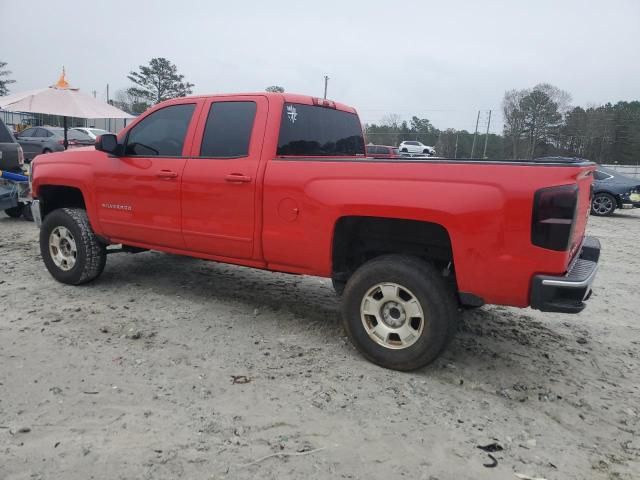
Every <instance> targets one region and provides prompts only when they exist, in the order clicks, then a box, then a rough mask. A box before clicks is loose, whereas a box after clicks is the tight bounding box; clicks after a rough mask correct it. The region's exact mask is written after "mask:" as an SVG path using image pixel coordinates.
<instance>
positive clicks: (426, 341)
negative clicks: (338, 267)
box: [342, 255, 459, 371]
mask: <svg viewBox="0 0 640 480" xmlns="http://www.w3.org/2000/svg"><path fill="white" fill-rule="evenodd" d="M386 282H390V283H395V284H397V285H400V286H401V287H403V288H405V289H407V290H408V291H410V292H411V293H412V294H413V296H414V297H415V300H417V301H418V302H419V305H420V307H421V309H422V311H423V317H424V319H423V322H424V325H423V328H422V331H421V333H420V335H419V336H417V339H416V340H414V343H412V344H410V345H409V346H406V347H404V348H399V349H392V348H389V347H385V346H383V345H381V344H380V343H379V342H376V341H375V340H374V339H373V338H372V337H371V336H369V334H368V333H367V330H366V329H365V327H364V320H363V316H361V312H360V308H361V305H362V302H363V299H364V298H365V296H367V293H369V292H370V291H371V289H372V288H374V287H375V286H376V285H378V284H380V283H386ZM458 316H459V313H458V309H457V301H456V299H455V296H454V292H453V291H452V289H451V288H450V286H448V285H447V284H446V283H445V281H444V280H443V279H442V277H441V276H440V274H439V273H438V272H437V270H436V269H435V268H434V267H433V266H431V265H429V264H428V263H426V262H424V261H423V260H421V259H419V258H416V257H411V256H408V255H385V256H382V257H378V258H375V259H373V260H371V261H369V262H367V263H365V264H364V265H363V266H362V267H360V268H359V269H358V270H357V271H356V272H355V273H354V274H353V275H352V276H351V278H350V279H349V281H348V282H347V286H346V288H345V291H344V295H343V301H342V321H343V325H344V328H345V330H346V331H347V334H348V335H349V338H350V339H351V341H352V342H353V344H354V345H355V347H356V348H357V349H358V351H360V353H361V354H362V355H363V356H364V357H365V358H367V359H368V360H370V361H371V362H373V363H376V364H378V365H380V366H382V367H385V368H390V369H393V370H403V371H409V370H415V369H417V368H420V367H423V366H425V365H427V364H429V363H431V362H432V361H434V360H435V359H436V358H437V357H438V355H440V353H441V352H442V350H443V349H444V348H445V346H446V345H447V343H448V341H449V340H450V339H451V338H452V337H453V335H454V333H455V332H456V330H457V323H458ZM389 338H391V337H389Z"/></svg>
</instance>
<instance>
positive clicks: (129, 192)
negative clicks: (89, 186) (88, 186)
mask: <svg viewBox="0 0 640 480" xmlns="http://www.w3.org/2000/svg"><path fill="white" fill-rule="evenodd" d="M196 106H197V103H195V102H194V101H193V100H192V101H191V103H186V101H185V103H179V104H173V105H170V106H167V107H164V108H161V109H159V110H156V111H154V112H151V113H150V114H148V115H147V116H146V117H145V118H143V119H142V120H141V121H140V122H138V123H137V124H136V125H134V126H133V127H132V128H131V130H130V131H129V132H128V133H127V136H126V138H124V139H123V142H124V146H123V148H124V153H123V155H122V156H120V157H113V156H107V155H105V156H104V157H103V158H101V159H100V161H99V162H98V165H96V168H95V172H96V175H95V183H96V188H95V192H96V201H97V211H98V212H99V213H98V218H99V221H100V224H101V226H102V229H103V230H104V233H105V235H107V236H108V237H110V238H112V239H117V240H119V241H121V242H124V243H126V242H127V241H130V242H132V243H143V244H148V245H157V246H164V247H171V248H178V249H182V248H184V241H183V238H182V233H181V231H180V182H181V180H182V174H183V170H184V166H185V163H186V157H185V155H186V153H187V152H188V151H189V149H190V148H191V144H190V139H191V138H192V136H193V129H194V128H195V123H196V122H195V121H193V122H192V118H196V116H195V115H194V112H195V111H196Z"/></svg>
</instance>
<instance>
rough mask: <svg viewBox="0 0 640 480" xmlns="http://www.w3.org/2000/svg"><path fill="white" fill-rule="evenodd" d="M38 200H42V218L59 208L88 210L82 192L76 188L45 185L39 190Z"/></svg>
mask: <svg viewBox="0 0 640 480" xmlns="http://www.w3.org/2000/svg"><path fill="white" fill-rule="evenodd" d="M38 199H39V200H40V208H41V211H42V218H44V217H45V216H46V215H47V214H48V213H50V212H53V211H54V210H57V209H58V208H64V207H71V208H84V209H86V207H85V203H84V197H83V196H82V192H81V191H80V190H79V189H77V188H74V187H63V186H59V185H43V186H42V187H40V189H39V192H38Z"/></svg>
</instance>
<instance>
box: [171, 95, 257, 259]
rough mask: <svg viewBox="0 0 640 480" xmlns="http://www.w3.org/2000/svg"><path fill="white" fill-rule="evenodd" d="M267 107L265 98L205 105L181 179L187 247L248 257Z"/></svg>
mask: <svg viewBox="0 0 640 480" xmlns="http://www.w3.org/2000/svg"><path fill="white" fill-rule="evenodd" d="M267 110H268V102H267V99H266V97H263V96H244V95H242V96H236V97H220V98H213V99H210V100H208V101H207V102H206V103H205V105H204V108H203V110H202V114H201V116H200V121H199V123H198V127H197V130H196V134H195V139H194V143H193V148H192V151H191V156H190V157H189V159H188V160H187V164H186V166H185V169H184V174H183V178H182V234H183V236H184V240H185V244H186V246H187V248H188V249H190V250H194V251H197V252H202V253H206V254H210V255H217V256H222V257H229V258H244V259H248V258H251V257H252V255H253V247H254V228H255V224H256V223H255V222H256V218H255V217H256V188H257V178H258V170H259V168H258V167H259V165H260V155H261V152H262V141H263V137H264V130H265V124H266V120H267V113H268V112H267Z"/></svg>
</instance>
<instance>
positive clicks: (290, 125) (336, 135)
mask: <svg viewBox="0 0 640 480" xmlns="http://www.w3.org/2000/svg"><path fill="white" fill-rule="evenodd" d="M364 153H365V147H364V137H363V136H362V127H361V125H360V120H358V116H357V115H356V114H354V113H349V112H343V111H341V110H336V109H333V108H325V107H316V106H312V105H303V104H299V103H286V104H285V105H284V108H283V109H282V121H281V124H280V137H279V138H278V151H277V155H295V156H313V157H316V156H317V157H330V156H355V155H364Z"/></svg>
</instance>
